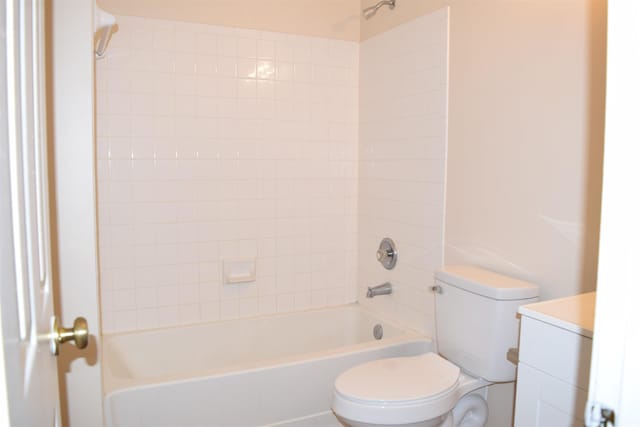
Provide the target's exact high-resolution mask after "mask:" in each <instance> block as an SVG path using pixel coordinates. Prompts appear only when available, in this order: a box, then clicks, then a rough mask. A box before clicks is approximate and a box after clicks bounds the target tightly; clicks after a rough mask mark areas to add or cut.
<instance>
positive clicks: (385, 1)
mask: <svg viewBox="0 0 640 427" xmlns="http://www.w3.org/2000/svg"><path fill="white" fill-rule="evenodd" d="M382 6H389V9H393V8H394V7H396V0H382V1H380V2H378V3H376V4H375V5H373V6H370V7H368V8H366V9H365V10H363V11H362V15H363V16H364V18H365V19H369V18H371V17H373V15H375V14H376V13H377V12H378V9H380V8H381V7H382Z"/></svg>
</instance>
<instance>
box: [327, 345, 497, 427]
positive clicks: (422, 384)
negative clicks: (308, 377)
mask: <svg viewBox="0 0 640 427" xmlns="http://www.w3.org/2000/svg"><path fill="white" fill-rule="evenodd" d="M488 384H489V382H487V381H485V380H483V379H481V378H475V377H473V376H470V375H468V374H465V373H464V372H462V371H461V370H460V368H459V367H457V366H456V365H454V364H453V363H450V362H448V361H447V360H445V359H444V358H442V357H440V356H438V355H437V354H435V353H426V354H422V355H419V356H413V357H394V358H389V359H379V360H374V361H371V362H368V363H364V364H362V365H358V366H356V367H354V368H351V369H349V370H347V371H345V372H343V373H342V374H340V376H338V378H337V379H336V382H335V392H334V399H333V410H334V412H335V413H336V414H337V415H338V418H340V419H341V421H342V422H343V423H344V424H346V425H348V426H352V427H364V426H373V427H384V426H411V427H412V426H415V427H418V426H420V427H440V426H443V427H454V426H456V427H457V426H460V425H462V424H461V422H462V421H463V420H464V422H465V424H464V427H483V426H484V425H485V423H486V420H487V417H488V410H487V404H486V402H485V400H484V399H483V398H482V397H481V396H479V395H477V394H469V393H471V392H472V391H474V390H478V389H480V388H482V387H484V386H486V385H488Z"/></svg>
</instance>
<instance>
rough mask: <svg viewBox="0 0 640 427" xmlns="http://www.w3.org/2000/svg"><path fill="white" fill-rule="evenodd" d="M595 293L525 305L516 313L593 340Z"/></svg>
mask: <svg viewBox="0 0 640 427" xmlns="http://www.w3.org/2000/svg"><path fill="white" fill-rule="evenodd" d="M595 306H596V293H595V292H589V293H586V294H580V295H575V296H571V297H567V298H559V299H554V300H549V301H543V302H537V303H534V304H527V305H523V306H522V307H520V309H519V310H518V312H519V313H520V314H521V315H523V316H527V317H531V318H533V319H537V320H540V321H542V322H545V323H549V324H551V325H554V326H557V327H559V328H562V329H566V330H568V331H570V332H574V333H576V334H580V335H583V336H585V337H589V338H593V320H594V316H595Z"/></svg>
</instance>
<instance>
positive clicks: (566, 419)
mask: <svg viewBox="0 0 640 427" xmlns="http://www.w3.org/2000/svg"><path fill="white" fill-rule="evenodd" d="M586 401H587V392H586V391H584V390H582V389H580V388H578V387H576V386H574V385H571V384H568V383H566V382H563V381H560V380H558V379H557V378H554V377H552V376H551V375H548V374H547V373H544V372H542V371H539V370H537V369H535V368H532V367H531V366H529V365H527V364H525V363H520V364H519V365H518V392H517V396H516V415H515V423H514V425H515V426H516V427H549V426H553V427H582V426H583V420H582V413H583V412H582V408H583V407H584V404H585V403H586Z"/></svg>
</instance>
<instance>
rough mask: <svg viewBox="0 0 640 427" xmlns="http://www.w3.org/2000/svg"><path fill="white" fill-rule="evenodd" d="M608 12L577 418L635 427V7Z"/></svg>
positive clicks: (638, 205) (639, 386) (639, 333)
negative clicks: (596, 245)
mask: <svg viewBox="0 0 640 427" xmlns="http://www.w3.org/2000/svg"><path fill="white" fill-rule="evenodd" d="M608 7H609V12H608V21H609V22H608V25H607V28H608V40H607V44H608V46H607V56H608V58H607V104H606V122H605V151H604V159H605V161H604V181H603V194H602V222H601V227H600V256H599V264H598V296H597V302H596V322H595V332H594V342H593V353H592V354H593V355H592V358H591V381H590V386H589V402H588V403H587V408H586V413H585V415H586V416H585V419H586V425H587V426H589V427H591V426H594V427H595V426H607V427H610V426H616V427H624V426H640V365H639V364H638V361H639V360H640V328H639V327H638V325H640V310H638V301H640V287H639V286H638V284H639V283H640V262H639V260H640V246H639V245H638V242H639V241H640V198H639V197H638V188H639V184H640V168H639V167H638V165H639V163H640V147H639V145H638V141H640V122H639V121H638V118H639V117H640V103H639V102H640V101H639V100H640V80H639V79H638V76H640V2H638V1H634V0H626V1H625V0H612V1H609V6H608ZM603 410H604V411H605V412H603ZM606 411H609V412H606ZM603 415H605V416H603ZM606 418H609V421H606V420H605V419H606Z"/></svg>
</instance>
